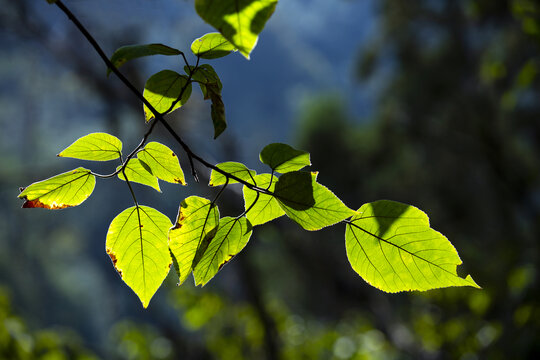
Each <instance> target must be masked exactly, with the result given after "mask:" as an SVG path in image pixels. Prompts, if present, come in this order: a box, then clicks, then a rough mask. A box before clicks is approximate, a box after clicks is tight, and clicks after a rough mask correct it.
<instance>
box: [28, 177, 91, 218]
mask: <svg viewBox="0 0 540 360" xmlns="http://www.w3.org/2000/svg"><path fill="white" fill-rule="evenodd" d="M95 186H96V178H95V176H94V175H92V172H91V171H90V170H88V169H85V168H82V167H80V168H77V169H75V170H71V171H68V172H65V173H63V174H60V175H56V176H53V177H52V178H49V179H47V180H43V181H39V182H35V183H33V184H31V185H29V186H27V187H26V188H25V189H24V190H23V191H22V192H21V193H20V194H19V198H20V199H23V200H25V202H24V204H23V206H22V207H23V208H44V209H50V210H57V209H64V208H67V207H71V206H77V205H80V204H81V203H82V202H83V201H85V200H86V199H87V198H88V197H89V196H90V195H91V194H92V192H93V191H94V187H95Z"/></svg>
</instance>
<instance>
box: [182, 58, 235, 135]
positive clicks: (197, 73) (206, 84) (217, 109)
mask: <svg viewBox="0 0 540 360" xmlns="http://www.w3.org/2000/svg"><path fill="white" fill-rule="evenodd" d="M184 70H185V71H186V73H188V74H189V73H190V71H193V73H192V74H191V77H192V79H193V81H196V82H198V83H199V86H200V87H201V91H202V93H203V96H204V99H205V100H208V99H210V100H211V101H212V106H211V112H210V116H211V117H212V123H213V124H214V139H217V137H218V136H219V135H221V133H223V131H225V129H226V128H227V120H226V118H225V104H224V103H223V99H222V98H221V89H222V85H221V81H220V80H219V76H218V75H217V74H216V72H215V70H214V68H213V67H211V66H210V65H208V64H203V65H201V66H199V67H198V68H197V69H196V70H194V67H190V68H188V67H187V66H184Z"/></svg>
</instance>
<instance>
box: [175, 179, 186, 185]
mask: <svg viewBox="0 0 540 360" xmlns="http://www.w3.org/2000/svg"><path fill="white" fill-rule="evenodd" d="M174 182H175V183H177V184H181V185H185V183H184V180H182V179H180V178H174Z"/></svg>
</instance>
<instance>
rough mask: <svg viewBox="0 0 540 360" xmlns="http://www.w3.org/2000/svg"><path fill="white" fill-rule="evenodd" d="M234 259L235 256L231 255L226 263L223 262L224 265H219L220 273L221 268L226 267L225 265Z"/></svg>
mask: <svg viewBox="0 0 540 360" xmlns="http://www.w3.org/2000/svg"><path fill="white" fill-rule="evenodd" d="M233 257H234V255H229V258H228V259H227V260H225V261H224V262H223V264H221V265H219V267H218V271H219V270H221V268H222V267H223V266H225V264H227V263H228V262H229V261H231V260H232V259H233Z"/></svg>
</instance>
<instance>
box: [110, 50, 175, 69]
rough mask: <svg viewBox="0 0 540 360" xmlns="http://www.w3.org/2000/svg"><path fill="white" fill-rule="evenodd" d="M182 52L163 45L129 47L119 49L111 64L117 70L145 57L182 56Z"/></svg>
mask: <svg viewBox="0 0 540 360" xmlns="http://www.w3.org/2000/svg"><path fill="white" fill-rule="evenodd" d="M181 53H182V52H181V51H180V50H177V49H174V48H172V47H168V46H167V45H163V44H145V45H127V46H122V47H121V48H118V49H117V50H116V51H115V52H114V54H113V56H112V57H111V62H112V63H113V65H114V66H116V68H119V67H120V66H122V65H124V64H125V63H126V62H127V61H129V60H133V59H136V58H140V57H143V56H151V55H180V54H181ZM110 73H111V69H107V76H109V74H110Z"/></svg>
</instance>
